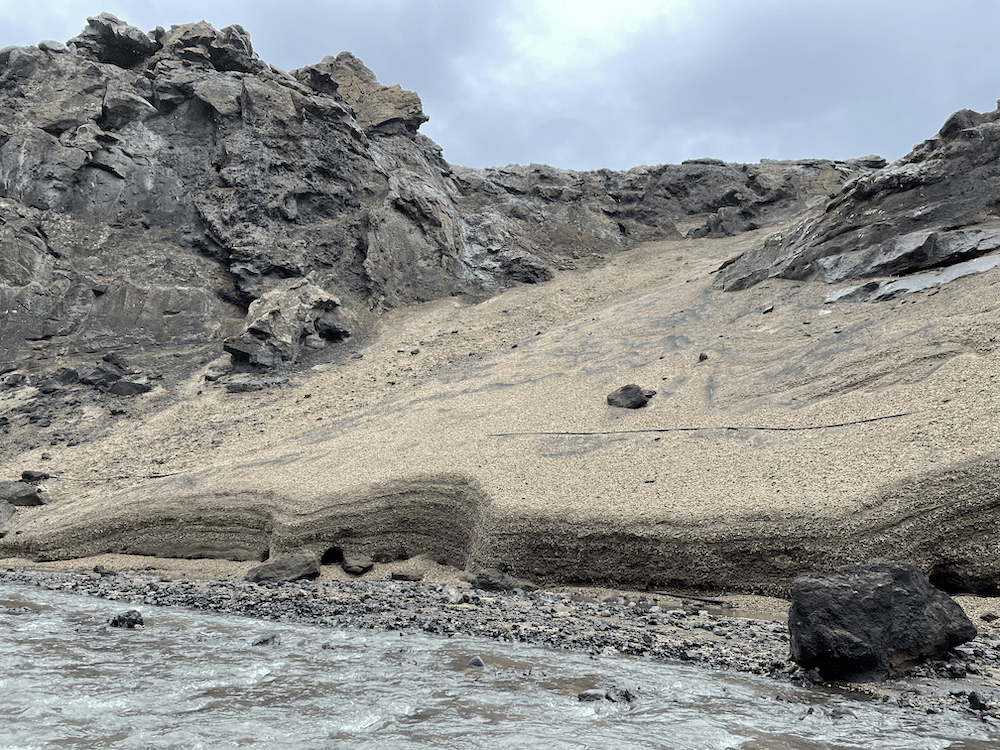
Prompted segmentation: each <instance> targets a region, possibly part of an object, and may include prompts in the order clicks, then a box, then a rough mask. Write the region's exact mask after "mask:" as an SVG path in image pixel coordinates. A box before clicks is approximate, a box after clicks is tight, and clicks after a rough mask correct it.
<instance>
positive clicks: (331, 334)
mask: <svg viewBox="0 0 1000 750" xmlns="http://www.w3.org/2000/svg"><path fill="white" fill-rule="evenodd" d="M349 326H350V319H349V317H348V316H347V315H346V314H345V313H344V311H343V310H342V308H341V305H340V300H338V299H337V298H335V297H332V296H330V295H329V294H328V293H327V292H325V291H324V290H323V289H321V288H320V287H318V286H315V285H314V284H313V283H311V281H310V280H309V279H297V280H295V281H293V282H290V283H287V284H283V285H282V286H281V287H280V288H278V289H274V290H272V291H270V292H267V293H266V294H265V295H264V296H263V297H261V298H260V299H258V300H255V301H254V302H253V303H252V304H251V305H250V309H249V311H248V312H247V317H246V321H245V323H244V327H243V331H242V332H241V333H240V334H239V335H238V336H234V337H231V338H228V339H226V342H225V349H226V351H227V352H229V353H230V354H232V355H233V356H234V357H235V358H236V360H237V361H241V362H249V363H251V364H255V365H263V366H265V367H271V366H274V365H278V364H281V363H283V362H295V361H297V360H298V358H299V348H300V347H301V346H302V345H303V344H304V343H307V344H309V345H311V346H312V348H319V347H320V346H322V345H323V344H324V342H326V341H342V340H343V339H346V338H347V337H348V336H350V335H351V334H350V330H349Z"/></svg>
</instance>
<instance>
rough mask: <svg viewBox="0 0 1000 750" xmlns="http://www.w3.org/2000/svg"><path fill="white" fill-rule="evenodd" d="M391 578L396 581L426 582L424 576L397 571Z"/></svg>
mask: <svg viewBox="0 0 1000 750" xmlns="http://www.w3.org/2000/svg"><path fill="white" fill-rule="evenodd" d="M390 578H392V580H394V581H422V580H424V574H423V573H414V572H410V571H397V572H394V573H392V575H391V576H390Z"/></svg>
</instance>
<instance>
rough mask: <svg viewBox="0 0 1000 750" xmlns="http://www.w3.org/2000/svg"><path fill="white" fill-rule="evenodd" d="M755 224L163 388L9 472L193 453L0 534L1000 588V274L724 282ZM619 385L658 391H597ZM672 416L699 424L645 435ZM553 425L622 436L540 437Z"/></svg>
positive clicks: (39, 542) (447, 304) (585, 571)
mask: <svg viewBox="0 0 1000 750" xmlns="http://www.w3.org/2000/svg"><path fill="white" fill-rule="evenodd" d="M769 231H774V228H772V229H771V230H769ZM761 239H762V238H761V237H760V236H754V235H753V234H746V235H742V236H740V237H738V238H733V239H729V240H714V241H709V240H701V241H677V242H661V243H652V244H649V245H646V246H642V247H640V248H638V249H635V250H633V251H631V252H629V253H627V254H624V255H621V256H618V257H616V258H615V259H613V260H611V261H609V262H608V264H607V265H605V266H602V267H600V268H597V269H594V270H590V271H579V272H564V273H561V274H560V275H559V276H558V277H557V278H556V279H555V280H554V281H552V282H549V283H546V284H542V285H538V286H523V287H519V288H517V289H514V290H512V291H509V292H507V293H506V294H503V295H502V296H499V297H496V298H494V299H492V300H489V301H487V302H485V303H482V304H480V305H476V306H468V305H465V304H463V303H461V302H458V301H455V300H442V301H438V302H434V303H430V304H426V305H422V306H418V307H414V308H408V309H403V310H399V311H397V312H396V313H394V314H392V315H390V316H389V317H388V318H387V319H386V320H385V321H384V324H383V325H382V327H381V329H380V331H378V332H377V334H375V335H373V336H372V338H371V339H370V340H368V341H367V342H359V341H352V342H348V343H347V344H346V345H345V346H346V347H347V348H348V349H349V350H350V351H351V352H357V353H358V354H361V355H363V356H362V357H361V358H350V357H349V356H347V354H348V352H341V353H340V354H339V356H340V357H342V358H343V359H342V361H340V362H339V363H336V362H330V363H326V364H320V365H317V366H315V367H313V368H312V369H310V370H307V371H305V372H301V373H298V374H295V375H293V378H292V383H291V385H290V386H288V387H285V388H281V389H277V388H272V389H268V390H267V391H263V392H258V393H249V394H227V393H225V391H224V390H223V389H222V388H221V387H220V386H218V385H215V384H211V383H205V382H203V381H202V380H201V378H200V373H198V374H196V375H195V376H193V377H191V378H189V379H188V380H186V381H183V382H175V383H171V382H165V385H164V388H163V390H162V391H161V390H158V391H155V392H154V393H152V394H150V395H148V396H144V397H138V399H137V400H136V401H135V409H136V418H133V419H129V420H127V421H125V420H118V422H117V423H116V424H115V425H114V426H113V427H112V428H111V429H108V430H107V431H106V434H105V435H104V436H103V437H101V438H100V439H98V440H95V441H94V442H92V443H90V444H87V445H80V446H76V447H73V448H60V449H58V450H57V451H56V450H53V449H48V448H44V449H43V448H41V447H40V448H36V449H34V450H31V451H25V452H23V453H20V454H14V455H9V456H5V457H3V459H2V462H0V474H2V475H3V476H11V478H14V477H16V476H17V475H19V473H20V471H21V470H22V469H24V468H38V467H43V468H45V469H46V470H62V471H64V472H65V476H67V477H75V478H78V479H84V478H96V477H106V476H115V475H121V474H149V473H166V472H178V473H177V474H176V475H175V476H171V477H167V478H163V479H156V480H122V481H117V482H94V483H79V482H68V481H50V482H49V483H48V486H49V489H50V491H51V492H52V494H53V497H54V502H53V504H52V505H50V506H48V507H46V508H43V509H37V510H36V509H24V510H20V511H19V512H18V514H17V516H16V518H15V519H14V520H13V522H12V524H13V525H12V526H10V527H9V528H11V529H17V530H20V531H22V533H21V534H16V535H15V534H13V533H9V534H8V535H7V536H6V537H5V538H4V539H3V540H0V554H7V555H25V554H27V555H29V556H33V557H37V558H42V559H61V558H65V557H69V556H82V555H89V554H97V553H100V552H106V551H114V552H133V553H142V554H157V555H160V556H172V555H178V556H191V555H209V556H222V557H227V558H241V557H242V558H245V559H256V558H259V557H260V556H261V555H262V554H263V553H265V552H266V551H267V550H270V551H271V552H272V553H274V552H281V551H285V550H291V549H297V548H300V547H303V546H305V547H308V548H311V549H315V550H317V551H319V552H323V551H325V550H327V549H329V548H331V547H339V548H342V549H344V550H347V551H358V552H365V553H368V554H372V555H374V556H375V557H377V558H381V559H386V560H391V559H393V558H396V557H401V556H404V555H405V556H413V555H417V554H421V553H423V554H426V555H428V556H429V557H430V558H431V559H436V560H438V561H440V562H444V563H448V564H450V565H453V566H456V567H465V566H470V567H476V566H485V565H502V566H504V567H507V568H509V569H510V570H511V571H512V572H514V573H516V574H518V575H521V576H525V577H529V578H535V579H538V580H548V581H578V582H584V583H587V582H589V583H596V584H607V585H622V586H624V585H629V586H637V587H640V588H641V587H656V586H661V587H662V586H695V587H700V588H704V589H713V590H722V589H726V590H741V591H764V592H768V593H780V592H781V591H783V590H784V587H785V586H787V583H788V581H789V580H790V578H791V577H792V576H793V575H794V574H795V573H797V572H800V571H801V570H806V569H814V570H815V569H831V568H834V567H837V566H839V565H841V564H843V563H846V562H851V561H857V560H863V559H868V558H871V557H879V556H886V557H898V558H904V559H910V560H912V561H914V562H915V563H917V564H918V565H919V566H920V567H922V569H924V570H925V572H927V573H934V574H935V575H937V576H938V577H939V578H940V577H942V576H945V577H947V576H950V577H951V578H953V579H956V580H957V579H961V580H962V581H963V582H964V583H965V584H968V585H972V586H973V587H978V588H979V589H980V590H985V589H988V588H989V585H991V584H990V582H993V583H992V585H994V586H995V585H996V584H995V582H996V581H997V580H998V570H1000V562H998V560H1000V557H998V556H997V554H996V553H997V551H998V550H997V538H998V537H997V536H996V533H997V525H998V507H1000V490H998V481H997V480H996V476H997V474H996V465H997V452H996V446H997V444H998V441H997V438H998V422H997V419H996V413H997V403H998V401H997V396H996V387H997V384H998V382H1000V381H998V377H1000V369H998V364H1000V359H998V355H997V353H996V338H997V336H998V335H1000V334H998V333H997V328H996V320H997V309H998V307H1000V293H998V290H1000V285H998V281H1000V275H998V271H996V270H994V271H991V272H988V273H986V274H983V275H981V276H978V277H970V278H966V279H960V280H958V281H955V282H952V283H951V284H950V285H948V286H946V287H943V288H941V289H940V290H931V291H929V292H922V293H917V294H914V295H910V296H908V297H905V298H903V299H900V300H895V301H890V302H883V303H878V304H870V303H838V304H835V305H825V304H824V297H825V295H826V294H828V293H829V292H830V291H831V290H830V289H829V288H828V287H825V286H824V285H822V284H818V283H802V282H785V281H770V282H767V283H764V284H761V285H759V286H757V287H754V288H752V289H750V290H748V291H745V292H738V293H723V292H720V291H717V290H714V289H713V288H712V286H711V284H712V280H713V273H712V272H713V271H714V270H715V269H717V268H718V266H719V265H720V264H721V263H722V262H723V261H724V260H725V259H727V258H729V257H731V256H733V255H735V254H736V253H738V252H740V251H741V250H742V249H745V248H747V247H749V246H751V245H752V244H753V243H755V242H759V241H760V240H761ZM769 308H773V309H772V310H771V311H769V312H766V311H767V310H768V309H769ZM413 352H416V353H413ZM703 353H704V354H705V355H707V359H705V360H704V361H700V356H699V355H700V354H703ZM205 369H207V368H206V367H202V368H201V371H200V372H203V371H204V370H205ZM168 380H169V379H168ZM631 382H635V383H639V384H641V385H642V386H644V387H648V388H655V389H656V390H657V391H658V394H657V395H656V396H655V397H654V398H653V399H652V401H651V402H650V403H649V405H648V406H647V407H646V408H645V409H641V410H634V411H633V410H620V409H612V408H609V407H608V405H607V404H606V402H605V395H606V394H607V393H609V392H610V391H612V390H614V389H615V388H617V387H618V386H620V385H624V384H626V383H631ZM177 394H182V398H181V399H179V400H178V399H177ZM5 398H6V399H7V400H6V401H0V410H2V409H4V408H5V407H7V408H9V406H10V400H11V399H12V398H14V397H13V396H6V397H5ZM140 400H141V403H140ZM900 414H905V416H893V415H900ZM890 416H891V417H892V418H887V419H880V420H878V421H871V422H864V423H860V424H853V425H848V426H842V427H826V428H823V429H795V430H787V431H778V430H771V429H768V430H763V429H748V428H749V427H768V428H776V427H782V428H804V427H817V426H822V425H835V424H842V423H847V422H857V421H859V420H871V419H875V418H879V417H890ZM93 419H94V420H95V423H94V427H95V429H96V428H97V427H98V425H99V423H98V421H97V420H99V419H101V414H99V413H95V414H94V416H93ZM100 426H101V428H102V429H103V427H104V425H100ZM731 427H737V428H740V429H727V428H731ZM666 428H672V429H673V428H684V430H682V431H670V432H642V430H662V429H666ZM694 428H698V429H694ZM551 432H556V433H559V432H589V433H609V434H588V435H551V434H548V435H539V434H525V433H551ZM43 450H48V452H50V453H52V454H53V458H52V460H51V461H48V462H41V461H40V460H39V459H40V454H41V453H42V451H43Z"/></svg>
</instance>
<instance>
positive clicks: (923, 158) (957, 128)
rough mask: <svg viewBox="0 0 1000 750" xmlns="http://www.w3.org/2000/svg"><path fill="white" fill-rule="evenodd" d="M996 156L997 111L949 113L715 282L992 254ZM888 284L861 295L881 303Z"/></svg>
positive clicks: (929, 265)
mask: <svg viewBox="0 0 1000 750" xmlns="http://www.w3.org/2000/svg"><path fill="white" fill-rule="evenodd" d="M998 157H1000V109H997V110H995V111H993V112H987V113H985V114H979V113H977V112H972V111H971V110H961V111H959V112H956V113H955V114H953V115H952V116H951V117H949V118H948V120H947V122H945V124H944V126H943V127H942V128H941V130H940V131H939V132H938V134H937V135H936V136H935V137H934V138H931V139H929V140H927V141H924V142H923V143H922V144H920V145H919V146H917V147H916V148H915V149H914V150H913V151H912V152H910V153H909V154H908V155H907V156H905V157H903V158H902V159H900V160H899V161H897V162H895V163H893V164H892V165H890V166H888V167H886V168H884V169H881V170H878V171H875V172H872V173H870V174H867V175H861V176H858V177H857V178H854V179H852V180H849V181H848V182H846V183H845V184H844V185H843V187H842V188H841V189H840V191H839V193H838V194H836V195H835V196H834V197H833V198H832V199H831V200H830V201H829V202H828V203H827V205H826V207H825V209H824V211H823V212H822V213H820V214H819V215H816V216H810V217H809V218H806V219H804V220H803V221H801V222H800V223H799V224H798V225H797V226H795V227H793V228H792V229H791V230H789V231H787V232H784V233H781V234H776V235H774V236H772V237H770V238H769V239H768V240H767V241H766V242H765V243H764V244H763V245H761V246H760V247H758V248H756V249H755V250H753V251H751V252H749V253H746V254H745V255H743V256H742V257H740V258H738V259H736V260H735V261H734V262H732V263H731V264H730V265H728V266H727V267H725V268H723V269H722V271H721V273H720V274H719V280H718V284H719V285H720V286H721V287H722V288H724V289H727V290H739V289H745V288H747V287H750V286H753V285H754V284H757V283H759V282H760V281H763V280H764V279H766V278H784V279H798V280H813V279H816V280H821V281H824V282H826V283H828V284H839V283H844V282H847V281H851V280H867V279H886V278H887V277H897V278H898V277H906V276H909V275H912V274H919V273H925V272H927V271H932V270H935V269H942V268H948V267H951V266H955V265H957V264H960V263H965V262H968V261H971V260H975V259H977V258H981V257H983V256H985V255H991V254H994V253H996V251H997V250H1000V211H998V209H997V206H998V205H1000V187H998V185H1000V166H998ZM888 283H892V282H887V281H886V282H877V283H875V286H873V287H872V288H870V289H867V290H865V295H862V298H871V299H879V298H884V297H885V296H886V294H884V293H883V292H884V289H883V287H884V285H885V284H888ZM890 291H891V290H890ZM866 295H867V297H866Z"/></svg>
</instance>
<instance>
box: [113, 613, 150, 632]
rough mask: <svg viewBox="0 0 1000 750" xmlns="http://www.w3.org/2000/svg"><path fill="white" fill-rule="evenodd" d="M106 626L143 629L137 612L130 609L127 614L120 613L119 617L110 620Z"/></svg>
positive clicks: (140, 616) (140, 617)
mask: <svg viewBox="0 0 1000 750" xmlns="http://www.w3.org/2000/svg"><path fill="white" fill-rule="evenodd" d="M108 625H110V626H111V627H113V628H130V629H131V628H141V627H144V626H145V625H144V623H143V620H142V615H141V614H140V613H139V611H138V610H135V609H130V610H129V611H128V612H122V613H121V614H120V615H115V616H114V617H112V618H111V619H110V620H108Z"/></svg>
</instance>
